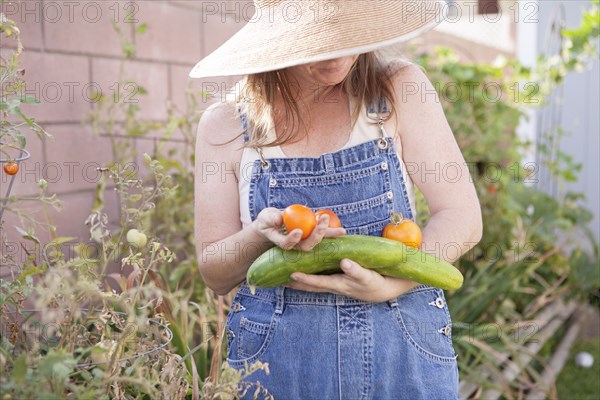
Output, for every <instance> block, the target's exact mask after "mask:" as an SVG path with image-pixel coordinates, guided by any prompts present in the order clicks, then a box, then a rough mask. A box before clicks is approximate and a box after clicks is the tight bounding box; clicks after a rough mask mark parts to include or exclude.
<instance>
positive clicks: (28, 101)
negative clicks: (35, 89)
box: [20, 95, 41, 104]
mask: <svg viewBox="0 0 600 400" xmlns="http://www.w3.org/2000/svg"><path fill="white" fill-rule="evenodd" d="M20 100H21V103H25V104H41V101H39V100H38V99H36V98H35V97H31V96H27V95H25V96H22V97H21V99H20Z"/></svg>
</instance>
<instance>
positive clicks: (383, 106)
mask: <svg viewBox="0 0 600 400" xmlns="http://www.w3.org/2000/svg"><path fill="white" fill-rule="evenodd" d="M368 112H369V114H373V113H375V114H377V113H379V114H387V113H389V112H390V111H389V109H388V105H387V100H386V98H385V96H383V95H381V96H380V97H379V100H376V101H373V102H372V103H371V105H370V106H369V111H368Z"/></svg>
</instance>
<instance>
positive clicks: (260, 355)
mask: <svg viewBox="0 0 600 400" xmlns="http://www.w3.org/2000/svg"><path fill="white" fill-rule="evenodd" d="M374 110H378V111H380V112H387V109H386V105H385V101H384V100H382V101H380V102H378V104H373V105H371V107H370V109H369V112H370V115H371V112H373V111H374ZM375 115H377V114H375ZM241 119H242V123H243V125H244V129H245V130H246V133H245V140H247V139H248V133H247V122H246V120H245V117H244V116H243V115H241ZM375 122H377V120H375ZM379 126H380V130H381V137H380V138H379V139H376V140H371V141H368V142H365V143H362V144H359V145H356V146H352V147H348V148H344V149H341V150H338V151H336V152H333V153H327V154H323V155H322V156H321V157H318V158H270V159H264V158H263V159H262V160H256V161H255V162H254V165H253V169H252V176H251V181H250V192H249V202H250V204H249V206H250V214H251V217H252V220H254V219H255V218H256V216H257V215H258V213H259V212H260V211H261V210H262V209H263V208H265V207H276V208H279V209H283V208H285V207H287V206H288V205H290V204H294V203H300V204H306V205H308V206H309V207H311V208H313V209H319V208H328V209H330V210H332V211H333V212H335V213H336V214H337V215H338V216H339V218H340V220H341V222H342V224H343V226H344V227H345V228H346V232H347V234H348V235H352V234H361V235H375V236H380V235H381V231H382V230H383V227H384V226H385V225H386V224H387V223H388V222H389V217H390V213H391V212H392V211H399V212H401V213H402V215H403V216H405V217H407V218H411V219H413V220H414V216H413V215H412V212H411V208H410V205H409V200H408V195H407V191H406V187H405V182H404V180H403V177H402V171H401V164H400V162H399V159H398V156H397V154H396V150H395V146H394V144H393V141H392V138H390V137H389V136H387V135H386V134H385V131H384V130H383V123H382V121H381V120H379ZM226 335H227V343H228V349H227V361H228V363H229V365H230V366H232V367H234V368H236V369H243V368H244V367H245V365H250V364H252V363H253V362H255V361H257V360H260V361H262V362H266V363H268V364H269V372H270V373H269V374H268V375H266V374H265V373H264V372H262V371H259V372H257V373H255V374H253V375H251V376H250V377H248V378H247V379H246V380H245V382H244V383H243V384H244V385H246V386H249V389H248V391H247V394H246V396H245V398H252V396H253V394H254V392H255V389H256V387H255V386H252V385H253V383H254V384H256V382H257V381H258V382H260V385H261V386H262V387H265V388H266V389H267V390H268V391H269V392H270V393H271V394H272V395H274V397H275V399H277V400H279V399H294V400H295V399H318V400H326V399H332V400H333V399H344V400H345V399H410V400H416V399H436V400H437V399H457V398H458V368H457V363H456V355H455V352H454V348H453V346H452V340H451V319H450V314H449V312H448V307H447V305H446V301H445V297H444V293H443V291H442V290H441V289H437V288H433V287H430V286H427V285H419V286H417V287H416V288H414V289H412V290H411V291H410V292H408V293H406V294H404V295H402V296H400V297H398V298H396V299H393V300H391V301H388V302H383V303H369V302H365V301H361V300H357V299H354V298H350V297H346V296H340V295H336V294H333V293H309V292H304V291H300V290H295V289H289V288H284V287H276V288H271V289H260V288H258V289H256V292H255V294H254V295H253V294H251V292H250V289H249V288H248V287H247V286H246V285H245V284H242V286H241V288H240V289H239V291H238V292H237V294H236V295H235V298H234V300H233V304H232V307H231V311H230V312H229V315H228V316H227V323H226Z"/></svg>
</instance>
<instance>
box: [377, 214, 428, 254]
mask: <svg viewBox="0 0 600 400" xmlns="http://www.w3.org/2000/svg"><path fill="white" fill-rule="evenodd" d="M381 236H383V237H384V238H387V239H392V240H396V241H398V242H402V243H404V244H405V245H407V246H411V247H414V248H417V249H418V248H419V247H420V246H421V240H422V233H421V228H419V225H417V224H416V223H415V222H414V221H411V220H410V219H408V218H403V217H402V215H401V214H398V213H392V215H391V217H390V223H389V224H387V225H386V226H385V228H383V232H382V233H381Z"/></svg>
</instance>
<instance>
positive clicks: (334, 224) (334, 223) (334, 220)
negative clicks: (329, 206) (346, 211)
mask: <svg viewBox="0 0 600 400" xmlns="http://www.w3.org/2000/svg"><path fill="white" fill-rule="evenodd" d="M324 214H327V215H329V225H328V226H329V227H330V228H341V227H342V221H340V219H339V217H338V216H337V215H336V214H335V213H334V212H333V211H331V210H318V211H317V212H316V213H315V215H316V216H317V219H319V215H324Z"/></svg>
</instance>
